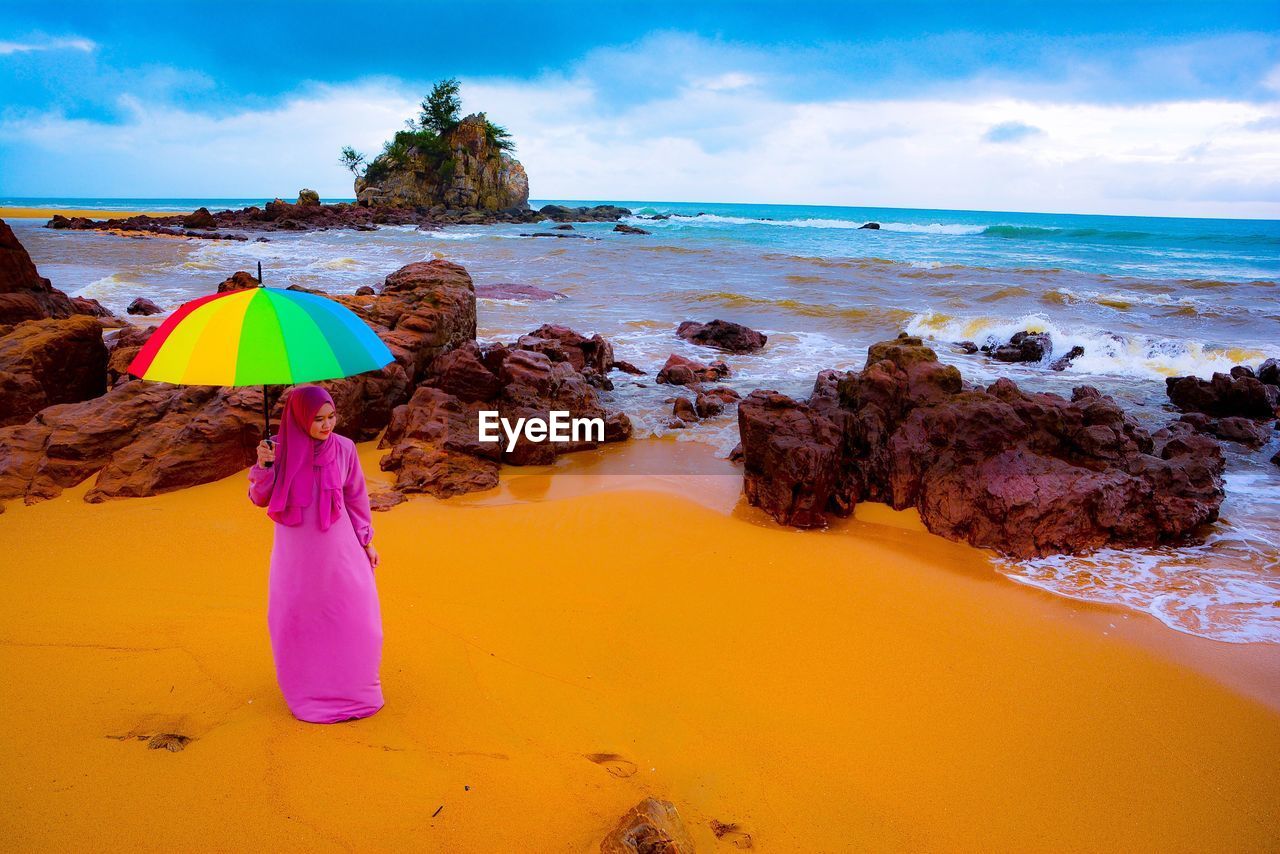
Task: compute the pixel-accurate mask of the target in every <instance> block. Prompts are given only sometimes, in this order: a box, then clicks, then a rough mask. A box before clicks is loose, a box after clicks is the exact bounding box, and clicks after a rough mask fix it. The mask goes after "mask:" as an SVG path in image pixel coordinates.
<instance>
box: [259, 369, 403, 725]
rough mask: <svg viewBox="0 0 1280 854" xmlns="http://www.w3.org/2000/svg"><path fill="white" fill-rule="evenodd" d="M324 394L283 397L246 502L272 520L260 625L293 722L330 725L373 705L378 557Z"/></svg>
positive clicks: (358, 475) (377, 696)
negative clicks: (263, 622)
mask: <svg viewBox="0 0 1280 854" xmlns="http://www.w3.org/2000/svg"><path fill="white" fill-rule="evenodd" d="M336 421H337V416H336V412H335V409H334V405H333V398H331V397H330V396H329V393H328V392H327V391H325V390H324V389H323V388H320V387H319V386H306V385H304V386H298V387H296V388H294V389H293V390H292V391H290V392H289V395H288V397H287V399H286V401H285V407H284V414H283V415H282V416H281V418H280V430H279V433H278V435H277V439H276V442H275V445H274V447H273V446H272V445H271V444H270V443H268V442H265V441H264V442H262V443H261V444H260V445H258V462H257V463H256V464H255V465H254V466H253V467H252V468H251V469H249V500H250V501H252V502H253V503H254V504H256V505H258V506H259V507H266V508H267V515H268V516H269V517H271V519H272V520H273V521H274V522H275V523H276V524H275V544H274V545H273V547H272V549H271V577H270V582H269V585H268V596H267V626H268V628H269V629H270V633H271V651H272V653H273V655H274V656H275V663H276V679H277V681H278V682H279V683H280V691H281V693H283V694H284V699H285V702H286V703H288V705H289V711H290V712H292V713H293V716H294V717H296V718H298V719H299V720H303V721H310V722H312V723H326V724H327V723H335V722H337V721H345V720H353V719H356V718H364V717H368V716H369V715H372V714H373V713H374V712H376V711H378V710H379V709H381V708H382V703H383V700H382V684H381V681H380V680H379V677H378V668H379V665H380V664H381V661H382V617H381V613H380V610H379V605H378V588H377V586H376V584H375V583H374V575H373V571H374V569H376V568H377V566H378V553H377V551H376V550H375V549H374V548H373V543H372V540H373V526H372V524H371V519H370V512H369V495H368V492H367V491H366V488H365V482H364V472H363V470H362V469H361V468H360V459H359V457H357V456H356V446H355V443H354V442H352V441H351V440H350V439H348V438H347V437H346V436H340V435H338V434H337V433H334V432H333V428H334V425H335V424H336Z"/></svg>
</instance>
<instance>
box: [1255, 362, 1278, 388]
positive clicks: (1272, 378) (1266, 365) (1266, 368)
mask: <svg viewBox="0 0 1280 854" xmlns="http://www.w3.org/2000/svg"><path fill="white" fill-rule="evenodd" d="M1258 381H1259V382H1263V383H1266V384H1267V385H1280V362H1277V361H1276V360H1275V359H1267V360H1266V361H1265V362H1263V363H1262V364H1261V365H1259V366H1258Z"/></svg>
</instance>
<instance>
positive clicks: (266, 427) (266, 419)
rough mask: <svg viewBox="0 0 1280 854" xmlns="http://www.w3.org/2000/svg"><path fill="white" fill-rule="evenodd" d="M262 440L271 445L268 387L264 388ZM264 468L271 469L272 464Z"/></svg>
mask: <svg viewBox="0 0 1280 854" xmlns="http://www.w3.org/2000/svg"><path fill="white" fill-rule="evenodd" d="M262 438H263V439H264V440H266V442H267V443H268V444H270V443H271V407H270V405H269V404H268V403H267V387H266V386H265V385H264V386H263V387H262ZM263 468H266V469H269V468H271V463H267V464H266V465H264V466H263Z"/></svg>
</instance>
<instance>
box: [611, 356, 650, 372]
mask: <svg viewBox="0 0 1280 854" xmlns="http://www.w3.org/2000/svg"><path fill="white" fill-rule="evenodd" d="M609 370H611V371H622V372H623V373H624V374H633V375H635V376H644V371H642V370H640V369H639V368H637V367H636V366H635V365H633V364H631V363H630V362H624V361H622V360H621V359H615V360H614V361H612V362H610V363H609Z"/></svg>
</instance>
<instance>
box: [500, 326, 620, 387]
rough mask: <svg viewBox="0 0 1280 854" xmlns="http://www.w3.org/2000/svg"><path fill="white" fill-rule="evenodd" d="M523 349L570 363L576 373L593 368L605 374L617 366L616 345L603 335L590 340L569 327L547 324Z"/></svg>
mask: <svg viewBox="0 0 1280 854" xmlns="http://www.w3.org/2000/svg"><path fill="white" fill-rule="evenodd" d="M517 346H519V347H520V348H521V349H523V350H533V351H534V352H537V353H546V354H547V357H548V358H550V359H551V361H553V362H568V363H569V364H570V365H572V366H573V369H574V370H575V371H582V370H586V369H590V370H592V371H595V372H596V373H597V374H600V375H603V374H606V373H608V372H609V367H610V365H612V364H613V345H612V344H610V343H609V342H608V341H606V340H604V339H603V338H601V337H600V335H599V334H595V335H592V336H591V337H590V338H587V337H586V336H583V335H579V334H578V333H577V332H574V331H573V330H572V329H569V328H568V327H567V326H557V325H556V324H550V323H549V324H544V325H542V326H539V327H538V328H537V329H535V330H533V331H532V332H530V333H529V334H528V335H523V336H521V337H520V340H519V341H518V342H517Z"/></svg>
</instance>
